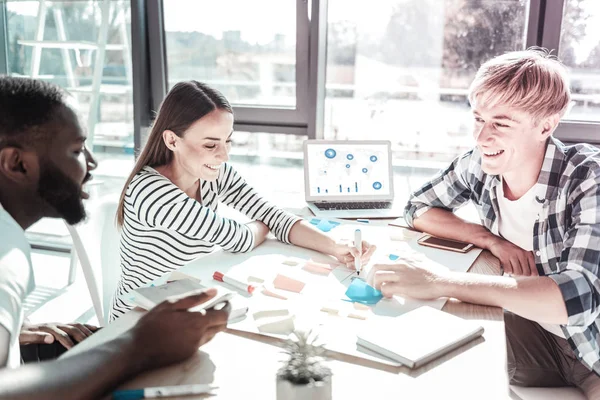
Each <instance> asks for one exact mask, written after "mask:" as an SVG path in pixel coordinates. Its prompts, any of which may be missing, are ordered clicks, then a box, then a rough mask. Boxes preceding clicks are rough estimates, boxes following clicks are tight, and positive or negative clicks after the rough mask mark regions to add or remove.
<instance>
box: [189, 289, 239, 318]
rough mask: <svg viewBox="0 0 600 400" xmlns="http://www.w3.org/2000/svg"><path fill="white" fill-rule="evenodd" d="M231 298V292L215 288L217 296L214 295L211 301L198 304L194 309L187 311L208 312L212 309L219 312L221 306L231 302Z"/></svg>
mask: <svg viewBox="0 0 600 400" xmlns="http://www.w3.org/2000/svg"><path fill="white" fill-rule="evenodd" d="M232 298H233V292H230V291H225V290H223V289H220V288H217V294H216V295H215V297H213V298H212V299H210V300H208V301H206V302H204V303H202V304H199V305H197V306H195V307H192V308H190V309H189V311H200V312H201V311H202V310H204V311H207V310H210V309H212V308H215V309H216V310H220V309H222V308H223V305H224V304H225V303H226V302H227V301H229V300H231V299H232ZM221 304H223V305H221Z"/></svg>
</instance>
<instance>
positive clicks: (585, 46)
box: [558, 0, 600, 121]
mask: <svg viewBox="0 0 600 400" xmlns="http://www.w3.org/2000/svg"><path fill="white" fill-rule="evenodd" d="M558 56H559V58H560V59H561V60H562V61H563V63H564V64H565V65H566V66H567V67H568V68H569V70H570V72H571V91H572V96H573V108H572V109H571V112H570V113H569V115H567V118H568V119H572V120H579V121H600V2H599V1H598V0H567V1H566V2H565V9H564V15H563V22H562V26H561V37H560V47H559V52H558Z"/></svg>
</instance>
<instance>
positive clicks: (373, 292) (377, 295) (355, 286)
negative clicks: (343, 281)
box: [346, 279, 383, 304]
mask: <svg viewBox="0 0 600 400" xmlns="http://www.w3.org/2000/svg"><path fill="white" fill-rule="evenodd" d="M346 296H348V298H349V299H350V300H352V301H355V302H357V303H363V304H375V303H377V302H378V301H379V300H381V298H382V297H383V295H382V294H381V292H380V291H379V290H377V289H375V288H374V287H373V286H369V285H368V284H367V282H365V281H363V280H362V279H354V280H353V281H352V283H351V284H350V286H349V287H348V290H346Z"/></svg>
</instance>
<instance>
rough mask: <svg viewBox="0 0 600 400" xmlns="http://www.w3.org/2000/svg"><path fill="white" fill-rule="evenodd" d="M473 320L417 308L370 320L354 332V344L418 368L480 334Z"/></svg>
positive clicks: (480, 331)
mask: <svg viewBox="0 0 600 400" xmlns="http://www.w3.org/2000/svg"><path fill="white" fill-rule="evenodd" d="M482 334H483V327H481V325H479V323H478V322H477V321H471V320H465V319H462V318H459V317H457V316H454V315H452V314H448V313H445V312H443V311H439V310H436V309H435V308H431V307H420V308H417V309H415V310H412V311H410V312H408V313H406V314H403V315H401V316H399V317H396V318H386V319H382V320H378V321H376V322H373V323H370V324H368V325H366V326H365V328H364V329H363V330H361V331H359V332H358V333H357V345H358V346H359V348H360V346H362V347H363V348H366V349H368V350H371V351H372V352H375V353H377V354H379V355H382V356H384V357H386V358H389V359H391V360H394V361H396V362H399V363H401V364H404V365H406V366H407V367H409V368H418V367H420V366H421V365H424V364H426V363H428V362H429V361H431V360H433V359H435V358H438V357H440V356H442V355H444V354H446V353H448V352H449V351H451V350H454V349H456V348H458V347H460V346H462V345H463V344H465V343H468V342H470V341H471V340H473V339H475V338H477V337H479V336H481V335H482Z"/></svg>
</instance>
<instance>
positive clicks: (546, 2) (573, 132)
mask: <svg viewBox="0 0 600 400" xmlns="http://www.w3.org/2000/svg"><path fill="white" fill-rule="evenodd" d="M567 1H568V0H530V4H531V5H530V7H532V6H533V7H532V8H535V9H536V10H537V11H538V13H539V15H538V16H537V21H538V22H537V24H536V25H535V26H532V27H531V28H532V30H533V29H535V30H536V31H537V32H536V34H537V40H536V42H535V43H533V44H531V46H533V45H537V46H541V47H544V48H546V49H551V50H552V51H553V53H554V54H556V55H558V52H559V50H560V38H561V33H562V22H563V18H564V10H565V6H566V3H567ZM550 3H552V4H550ZM530 22H531V19H530ZM528 37H529V36H528ZM529 46H530V44H529V43H528V47H529ZM554 136H555V137H556V138H558V139H559V140H562V141H564V142H568V143H577V142H585V143H590V144H600V121H598V122H593V121H580V120H573V119H564V120H562V121H561V122H560V124H559V125H558V127H557V128H556V131H555V132H554Z"/></svg>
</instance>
